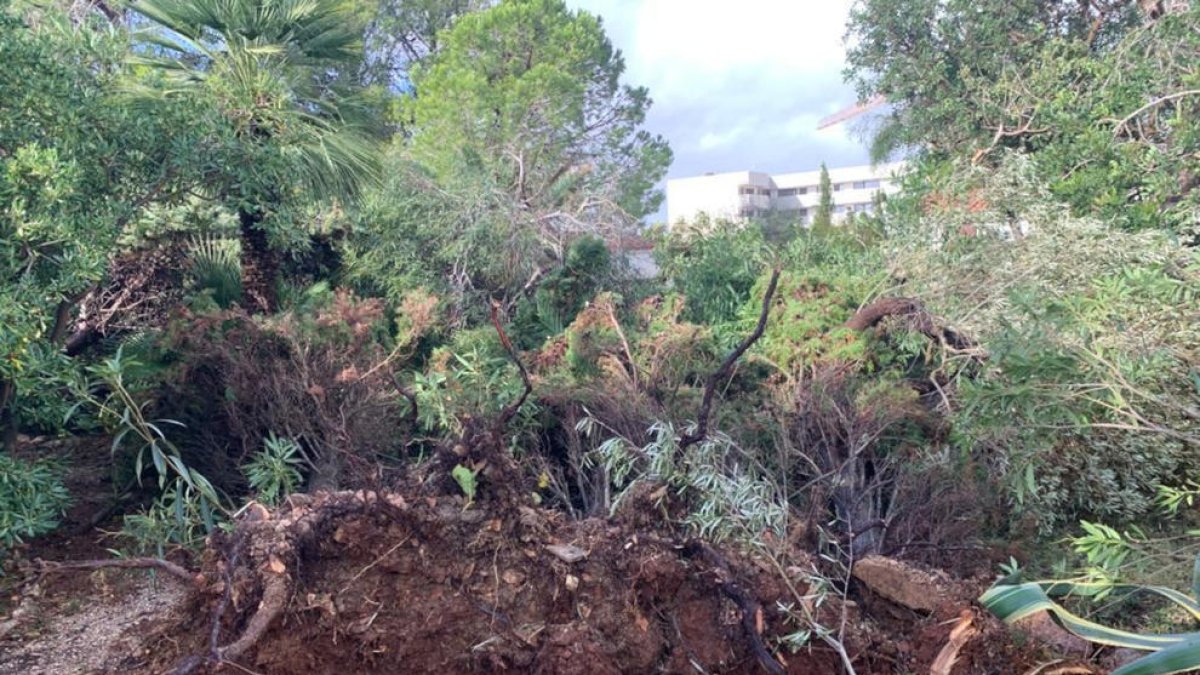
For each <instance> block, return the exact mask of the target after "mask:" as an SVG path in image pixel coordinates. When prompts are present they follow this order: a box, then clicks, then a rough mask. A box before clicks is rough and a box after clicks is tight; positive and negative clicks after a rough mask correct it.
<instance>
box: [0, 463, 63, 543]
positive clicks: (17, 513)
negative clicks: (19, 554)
mask: <svg viewBox="0 0 1200 675" xmlns="http://www.w3.org/2000/svg"><path fill="white" fill-rule="evenodd" d="M69 502H70V497H69V495H68V494H67V489H66V487H64V486H63V483H62V480H61V479H60V478H59V472H58V471H56V470H55V468H54V467H53V466H51V465H50V464H48V463H46V462H23V461H21V460H18V459H15V458H13V457H9V456H8V455H3V454H0V557H2V556H3V553H4V551H6V550H7V549H9V548H11V547H12V546H14V545H16V544H20V543H21V542H22V541H24V540H25V539H27V538H29V537H36V536H38V535H40V534H45V533H47V532H50V531H51V530H53V529H54V528H56V527H58V522H59V517H60V516H61V515H62V513H63V511H64V510H65V509H66V507H67V504H68V503H69Z"/></svg>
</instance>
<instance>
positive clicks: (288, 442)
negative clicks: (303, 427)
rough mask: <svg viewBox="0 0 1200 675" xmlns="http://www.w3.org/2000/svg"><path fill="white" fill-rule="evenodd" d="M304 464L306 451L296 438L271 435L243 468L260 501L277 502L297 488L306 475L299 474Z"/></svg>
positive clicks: (269, 503) (266, 502) (264, 502)
mask: <svg viewBox="0 0 1200 675" xmlns="http://www.w3.org/2000/svg"><path fill="white" fill-rule="evenodd" d="M303 463H304V457H303V454H302V453H301V450H300V446H299V445H297V444H296V442H295V441H293V440H292V439H290V438H279V437H277V436H276V435H275V434H271V435H270V436H268V437H267V440H266V441H264V442H263V449H262V450H260V451H259V452H258V454H256V455H255V456H254V459H251V460H250V461H249V462H247V463H246V465H245V466H244V467H242V471H243V472H244V473H245V474H246V480H247V481H248V482H249V483H250V487H251V488H252V489H253V490H254V491H255V493H256V494H257V495H258V501H260V502H262V503H263V504H267V505H274V504H276V503H278V502H279V500H280V498H282V497H286V496H288V495H289V494H291V493H293V492H295V491H296V488H297V487H298V486H299V485H300V481H301V479H302V478H303V477H302V476H301V475H300V467H301V466H302V465H303Z"/></svg>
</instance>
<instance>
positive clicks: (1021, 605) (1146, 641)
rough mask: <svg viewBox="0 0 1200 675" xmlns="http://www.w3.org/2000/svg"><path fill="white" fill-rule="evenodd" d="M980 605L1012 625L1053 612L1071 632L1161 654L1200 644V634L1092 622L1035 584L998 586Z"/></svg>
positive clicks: (1106, 642)
mask: <svg viewBox="0 0 1200 675" xmlns="http://www.w3.org/2000/svg"><path fill="white" fill-rule="evenodd" d="M1052 585H1053V586H1055V587H1056V588H1057V589H1060V590H1061V589H1062V588H1063V587H1065V586H1068V585H1072V584H1069V582H1053V584H1052ZM979 602H980V603H981V604H982V605H983V606H984V607H986V608H987V609H988V610H990V611H991V612H992V613H993V614H995V615H996V616H998V617H1000V618H1001V619H1002V620H1004V621H1006V622H1008V623H1012V622H1014V621H1018V620H1020V619H1022V618H1025V617H1027V616H1029V615H1031V614H1034V613H1036V612H1039V611H1046V612H1049V613H1050V615H1051V616H1053V617H1054V618H1055V619H1056V620H1057V621H1058V622H1059V623H1060V624H1062V626H1063V627H1064V628H1066V629H1067V630H1068V631H1070V632H1072V633H1074V634H1075V635H1078V636H1079V637H1081V638H1083V639H1085V640H1087V641H1089V642H1095V643H1097V644H1104V645H1111V646H1114V647H1128V648H1130V649H1140V650H1145V651H1158V650H1161V649H1165V648H1167V647H1170V646H1173V645H1176V644H1180V643H1184V642H1189V641H1200V633H1171V634H1160V635H1138V634H1137V633H1131V632H1129V631H1123V630H1119V629H1116V628H1109V627H1108V626H1104V625H1101V624H1098V623H1096V622H1094V621H1089V620H1087V619H1085V618H1083V617H1081V616H1078V615H1076V614H1073V613H1071V612H1070V611H1068V610H1067V609H1066V608H1064V607H1063V606H1062V605H1060V604H1058V603H1056V602H1054V601H1053V600H1051V599H1050V596H1049V595H1047V594H1046V591H1045V590H1044V588H1043V584H1039V583H1035V582H1031V583H1026V584H1020V585H1016V586H994V587H992V588H991V589H989V590H988V592H986V593H984V594H983V596H982V597H980V598H979Z"/></svg>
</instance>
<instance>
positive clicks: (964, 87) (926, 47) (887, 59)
mask: <svg viewBox="0 0 1200 675" xmlns="http://www.w3.org/2000/svg"><path fill="white" fill-rule="evenodd" d="M1139 20H1140V17H1139V12H1138V10H1137V5H1136V3H1135V2H1133V0H1098V1H1091V0H1087V1H1084V2H1079V1H1078V0H1013V1H1012V2H990V3H979V2H975V1H974V0H862V1H861V2H859V3H857V4H856V5H855V6H854V9H853V10H852V11H851V13H850V21H849V25H848V29H847V38H848V44H850V45H851V46H850V48H849V49H848V50H847V55H846V62H847V64H848V65H847V69H846V76H847V79H848V80H850V81H851V82H853V83H854V85H855V86H856V87H857V89H858V95H859V98H860V100H864V101H865V100H870V99H872V98H874V97H875V96H883V97H884V98H886V99H887V101H888V102H889V103H890V104H891V105H890V110H889V112H888V113H887V115H886V117H885V118H884V120H883V122H882V125H881V127H880V128H879V129H878V130H877V133H876V134H875V138H874V144H873V147H872V154H873V155H874V157H875V159H884V158H886V157H887V156H889V155H891V154H894V153H896V152H898V151H901V150H903V149H905V148H912V147H917V148H921V149H932V150H934V151H945V150H947V149H953V148H958V147H962V146H963V145H966V144H968V143H971V142H972V141H984V142H986V140H987V139H989V138H991V137H992V136H994V135H997V134H999V135H1000V137H1001V138H1002V139H1004V138H1013V139H1016V138H1018V135H1016V134H1010V135H1009V136H1004V134H1006V133H1009V132H1012V131H1013V129H1012V128H1011V127H1009V126H1005V125H1003V120H1000V119H998V118H997V116H996V114H995V112H996V110H995V107H994V106H992V105H978V104H981V103H984V102H985V101H987V100H989V99H991V97H990V96H989V95H988V94H987V92H989V91H990V90H991V88H992V87H993V86H994V85H995V84H996V83H998V82H1002V81H1013V80H1016V81H1020V80H1021V79H1022V78H1023V77H1024V76H1026V75H1028V73H1029V70H1030V69H1031V68H1034V67H1036V66H1037V64H1038V63H1039V61H1040V59H1041V58H1042V56H1043V54H1042V50H1043V48H1044V47H1045V46H1046V45H1047V44H1049V43H1051V42H1052V41H1055V40H1058V39H1066V40H1074V41H1078V42H1079V43H1081V44H1083V45H1085V47H1086V48H1088V49H1095V50H1101V49H1104V48H1106V47H1107V46H1111V45H1112V44H1114V43H1115V42H1116V41H1118V40H1119V39H1120V37H1121V36H1122V35H1123V34H1124V32H1125V30H1126V29H1127V28H1128V27H1129V26H1131V25H1136V24H1137V23H1138V22H1139ZM965 101H975V102H976V103H977V105H963V102H965Z"/></svg>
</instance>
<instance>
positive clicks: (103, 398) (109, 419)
mask: <svg viewBox="0 0 1200 675" xmlns="http://www.w3.org/2000/svg"><path fill="white" fill-rule="evenodd" d="M137 365H138V364H137V363H136V362H135V361H133V360H131V359H128V358H126V357H125V356H124V354H123V348H122V347H118V348H117V352H116V353H115V354H113V356H112V357H111V358H108V359H105V360H103V361H101V362H100V363H98V364H96V365H94V366H91V367H89V368H88V375H89V376H90V379H89V380H88V381H87V382H86V383H83V384H77V385H76V387H75V388H76V390H77V391H76V395H77V397H78V399H79V401H78V403H76V404H75V405H74V406H72V408H71V410H70V411H68V413H67V416H68V417H70V416H71V415H72V414H73V413H74V412H75V411H76V410H77V409H78V408H79V407H80V406H81V405H83V404H85V403H86V404H90V405H92V406H94V407H95V409H96V410H97V411H98V413H99V417H100V420H101V421H102V422H104V423H105V424H107V425H109V426H110V427H111V428H112V429H113V431H114V432H115V433H114V435H113V441H112V452H113V454H116V453H117V452H118V451H119V450H120V449H121V448H122V447H123V445H124V443H125V441H126V439H133V443H134V446H135V447H136V453H135V454H134V476H136V477H137V479H138V480H139V481H140V480H141V478H142V472H143V468H144V462H145V459H146V456H147V455H149V457H150V461H151V463H152V464H153V465H154V469H155V471H156V472H157V474H158V485H159V487H160V488H162V489H164V490H165V489H166V487H167V483H168V481H169V480H171V479H173V478H176V477H177V478H179V479H180V480H182V481H183V482H184V484H185V485H186V486H187V487H188V488H190V489H192V490H194V491H196V492H197V493H198V494H199V495H200V496H201V497H203V498H204V499H207V500H209V501H210V502H211V505H212V506H217V507H218V508H219V505H220V499H219V498H218V497H217V493H216V490H214V489H213V486H212V484H211V483H209V482H208V479H207V478H205V477H204V476H203V475H201V474H200V473H198V472H196V471H193V470H192V469H191V468H189V467H188V466H187V465H186V464H184V462H183V458H182V457H181V456H180V454H179V449H178V448H176V447H175V445H174V444H173V443H171V441H170V440H169V439H168V438H167V435H166V434H165V433H164V432H163V427H164V426H165V425H168V424H170V425H174V426H179V427H182V426H183V424H182V423H181V422H178V421H176V420H172V419H165V418H158V419H151V418H149V417H148V416H147V414H146V413H147V410H148V408H149V407H150V401H149V400H145V401H138V400H137V398H136V397H135V396H134V394H133V392H132V391H131V390H130V388H129V386H128V383H127V372H128V371H129V369H130V368H133V367H136V366H137Z"/></svg>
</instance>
